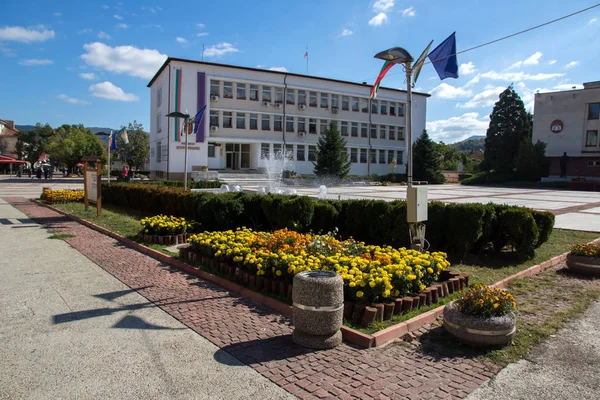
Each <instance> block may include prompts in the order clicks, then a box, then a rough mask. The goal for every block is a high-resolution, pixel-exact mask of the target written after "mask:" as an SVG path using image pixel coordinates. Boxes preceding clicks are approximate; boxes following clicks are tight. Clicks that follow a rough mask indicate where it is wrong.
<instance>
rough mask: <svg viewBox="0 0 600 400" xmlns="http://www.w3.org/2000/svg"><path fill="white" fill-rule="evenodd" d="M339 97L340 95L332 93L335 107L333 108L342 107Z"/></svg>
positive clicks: (332, 101) (332, 102) (332, 104)
mask: <svg viewBox="0 0 600 400" xmlns="http://www.w3.org/2000/svg"><path fill="white" fill-rule="evenodd" d="M338 97H339V96H338V95H337V94H332V95H331V107H333V108H340V105H339V99H338Z"/></svg>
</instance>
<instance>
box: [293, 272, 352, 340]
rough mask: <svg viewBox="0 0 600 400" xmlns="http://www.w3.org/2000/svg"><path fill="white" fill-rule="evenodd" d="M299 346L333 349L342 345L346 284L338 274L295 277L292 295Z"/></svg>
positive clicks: (300, 275) (312, 274) (295, 338)
mask: <svg viewBox="0 0 600 400" xmlns="http://www.w3.org/2000/svg"><path fill="white" fill-rule="evenodd" d="M292 300H293V305H292V309H293V314H294V333H293V335H292V338H293V340H294V342H295V343H296V344H299V345H300V346H303V347H308V348H311V349H330V348H333V347H335V346H337V345H339V344H340V343H341V342H342V332H341V331H340V328H341V327H342V321H343V317H344V281H343V279H342V277H341V276H339V275H338V274H336V273H335V272H328V271H304V272H300V273H299V274H296V276H294V286H293V292H292Z"/></svg>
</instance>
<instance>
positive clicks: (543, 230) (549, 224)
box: [531, 210, 556, 248]
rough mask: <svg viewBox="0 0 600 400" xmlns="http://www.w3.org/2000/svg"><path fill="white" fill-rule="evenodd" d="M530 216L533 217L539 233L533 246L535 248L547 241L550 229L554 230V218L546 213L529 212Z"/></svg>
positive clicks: (549, 213)
mask: <svg viewBox="0 0 600 400" xmlns="http://www.w3.org/2000/svg"><path fill="white" fill-rule="evenodd" d="M531 214H532V215H533V219H535V223H536V225H537V227H538V231H539V236H538V240H537V243H536V244H535V247H536V248H537V247H540V246H541V245H542V244H543V243H545V242H547V241H548V238H549V237H550V234H551V233H552V229H553V228H554V221H555V219H556V217H555V216H554V214H552V213H551V212H548V211H537V210H531Z"/></svg>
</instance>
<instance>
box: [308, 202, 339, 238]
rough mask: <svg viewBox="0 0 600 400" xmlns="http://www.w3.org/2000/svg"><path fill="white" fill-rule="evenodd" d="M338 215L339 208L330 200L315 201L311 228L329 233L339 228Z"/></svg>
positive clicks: (318, 231)
mask: <svg viewBox="0 0 600 400" xmlns="http://www.w3.org/2000/svg"><path fill="white" fill-rule="evenodd" d="M338 215H339V213H338V210H337V209H336V208H335V207H334V206H333V205H332V204H331V203H329V202H328V201H325V200H318V201H315V203H314V211H313V220H312V224H311V226H310V227H311V230H312V231H314V232H317V233H327V232H330V231H332V230H333V229H335V228H338V227H337V218H338Z"/></svg>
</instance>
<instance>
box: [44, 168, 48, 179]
mask: <svg viewBox="0 0 600 400" xmlns="http://www.w3.org/2000/svg"><path fill="white" fill-rule="evenodd" d="M44 179H46V180H48V167H44Z"/></svg>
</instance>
